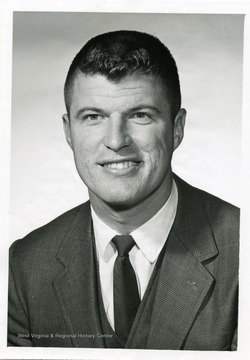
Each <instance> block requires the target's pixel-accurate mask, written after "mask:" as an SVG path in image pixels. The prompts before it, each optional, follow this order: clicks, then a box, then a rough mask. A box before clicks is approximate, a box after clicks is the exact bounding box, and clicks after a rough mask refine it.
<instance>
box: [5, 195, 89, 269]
mask: <svg viewBox="0 0 250 360" xmlns="http://www.w3.org/2000/svg"><path fill="white" fill-rule="evenodd" d="M89 216H90V205H89V201H87V202H86V203H84V204H81V205H79V206H77V207H75V208H73V209H71V210H69V211H67V212H65V213H63V214H61V215H60V216H58V217H57V218H55V219H54V220H52V221H50V222H49V223H48V224H46V225H43V226H41V227H40V228H38V229H35V230H34V231H32V232H30V233H29V234H28V235H26V236H25V237H24V238H22V239H19V240H16V241H15V242H14V243H13V244H12V245H11V247H10V261H11V262H12V261H14V260H17V261H18V259H24V258H25V259H26V260H27V261H28V260H29V259H33V260H34V259H36V258H37V257H39V258H40V257H41V256H44V257H46V256H52V257H54V256H55V255H56V253H57V252H58V249H59V248H60V246H61V244H62V242H63V240H64V238H65V236H66V235H67V233H68V232H69V231H70V230H71V229H72V227H74V226H75V223H76V222H79V221H81V219H82V221H83V220H84V218H86V217H89Z"/></svg>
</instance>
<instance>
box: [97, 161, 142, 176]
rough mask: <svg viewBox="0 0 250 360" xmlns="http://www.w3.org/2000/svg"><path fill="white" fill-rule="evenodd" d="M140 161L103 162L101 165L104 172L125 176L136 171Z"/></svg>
mask: <svg viewBox="0 0 250 360" xmlns="http://www.w3.org/2000/svg"><path fill="white" fill-rule="evenodd" d="M141 163H142V162H141V161H137V160H120V161H105V162H103V163H101V164H99V165H100V166H102V167H103V168H104V169H105V170H106V171H108V172H111V173H121V174H123V173H124V174H125V173H128V172H130V171H133V170H135V169H138V167H139V165H140V164H141Z"/></svg>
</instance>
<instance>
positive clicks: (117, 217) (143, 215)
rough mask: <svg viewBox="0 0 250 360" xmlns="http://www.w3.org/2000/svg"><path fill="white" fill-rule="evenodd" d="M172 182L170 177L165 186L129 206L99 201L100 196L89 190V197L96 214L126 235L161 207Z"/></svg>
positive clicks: (167, 196)
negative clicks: (134, 204) (119, 206)
mask: <svg viewBox="0 0 250 360" xmlns="http://www.w3.org/2000/svg"><path fill="white" fill-rule="evenodd" d="M172 183H173V179H172V177H171V178H170V179H169V181H168V182H167V183H166V184H165V186H163V187H161V188H159V189H157V190H156V191H155V192H154V193H153V194H151V195H150V196H149V197H148V198H146V199H145V200H144V201H143V202H141V203H139V204H137V205H136V206H133V207H131V208H123V207H121V208H118V207H117V206H115V207H114V206H112V205H110V204H107V203H105V202H104V201H100V198H98V197H97V196H96V195H95V194H93V193H91V192H89V197H90V202H91V205H92V207H93V209H94V211H95V213H96V214H97V216H98V217H99V218H100V219H101V220H102V221H103V222H104V223H105V224H107V225H108V226H109V227H110V228H112V229H114V230H115V231H117V233H119V234H122V235H127V234H130V233H131V232H132V231H133V230H135V229H137V228H138V227H140V226H141V225H143V224H144V223H145V222H147V221H148V220H149V219H151V218H152V217H153V216H154V215H155V214H156V213H157V212H158V211H159V210H160V209H161V208H162V206H163V205H164V204H165V203H166V201H167V200H168V198H169V196H170V193H171V190H172Z"/></svg>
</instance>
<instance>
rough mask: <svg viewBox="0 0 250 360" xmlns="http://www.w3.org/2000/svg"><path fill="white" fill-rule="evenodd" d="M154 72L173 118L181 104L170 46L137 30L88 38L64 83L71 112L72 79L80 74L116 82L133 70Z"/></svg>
mask: <svg viewBox="0 0 250 360" xmlns="http://www.w3.org/2000/svg"><path fill="white" fill-rule="evenodd" d="M135 73H137V74H141V75H154V76H156V77H158V78H159V79H161V81H162V82H163V85H164V86H165V88H166V96H167V97H168V101H169V104H170V110H171V115H172V117H173V119H174V118H175V116H176V114H177V113H178V111H179V110H180V107H181V92H180V82H179V75H178V70H177V66H176V63H175V60H174V58H173V56H172V55H171V53H170V51H169V49H168V48H167V47H166V46H165V45H164V44H163V43H162V42H161V41H160V40H159V39H158V38H156V37H155V36H153V35H149V34H147V33H142V32H138V31H127V30H120V31H112V32H108V33H104V34H101V35H98V36H96V37H94V38H92V39H90V40H89V41H88V42H87V43H86V44H85V45H84V46H83V47H82V49H81V50H80V51H79V52H78V54H77V55H76V56H75V58H74V60H73V62H72V64H71V66H70V68H69V71H68V74H67V77H66V81H65V86H64V98H65V104H66V109H67V112H68V114H69V113H70V112H69V110H70V102H71V92H72V86H73V83H74V79H75V77H76V76H78V75H79V74H83V75H87V76H88V75H90V76H91V75H96V74H99V75H103V76H105V77H106V78H107V79H108V80H109V81H111V82H114V83H117V82H119V81H121V80H122V79H123V78H125V77H126V76H128V75H132V74H135Z"/></svg>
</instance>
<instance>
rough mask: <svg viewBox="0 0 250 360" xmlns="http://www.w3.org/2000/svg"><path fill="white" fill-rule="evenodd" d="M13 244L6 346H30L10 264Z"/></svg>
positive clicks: (22, 305) (28, 334) (25, 311)
mask: <svg viewBox="0 0 250 360" xmlns="http://www.w3.org/2000/svg"><path fill="white" fill-rule="evenodd" d="M12 252H13V246H12V247H11V249H10V266H9V301H8V346H32V341H31V338H30V331H29V320H28V314H27V310H25V306H24V304H23V303H22V301H21V299H20V296H19V294H18V291H17V287H16V281H15V276H14V271H13V265H12Z"/></svg>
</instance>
